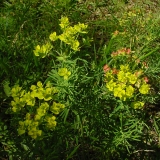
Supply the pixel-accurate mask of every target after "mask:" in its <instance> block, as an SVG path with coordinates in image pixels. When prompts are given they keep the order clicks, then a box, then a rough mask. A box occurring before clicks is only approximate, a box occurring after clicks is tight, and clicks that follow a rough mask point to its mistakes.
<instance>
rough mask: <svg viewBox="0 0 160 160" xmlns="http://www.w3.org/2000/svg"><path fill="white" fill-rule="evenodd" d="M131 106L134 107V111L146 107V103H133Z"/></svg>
mask: <svg viewBox="0 0 160 160" xmlns="http://www.w3.org/2000/svg"><path fill="white" fill-rule="evenodd" d="M131 106H132V107H133V108H134V109H142V108H143V106H144V102H140V101H137V102H132V103H131Z"/></svg>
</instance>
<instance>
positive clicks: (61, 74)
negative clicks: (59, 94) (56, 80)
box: [58, 68, 71, 80]
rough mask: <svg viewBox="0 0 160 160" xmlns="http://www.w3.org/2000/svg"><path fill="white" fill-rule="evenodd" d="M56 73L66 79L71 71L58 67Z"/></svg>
mask: <svg viewBox="0 0 160 160" xmlns="http://www.w3.org/2000/svg"><path fill="white" fill-rule="evenodd" d="M58 74H59V75H60V76H62V77H64V79H65V80H67V79H68V77H69V76H70V75H71V72H70V71H68V69H67V68H59V69H58Z"/></svg>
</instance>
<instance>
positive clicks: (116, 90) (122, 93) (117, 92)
mask: <svg viewBox="0 0 160 160" xmlns="http://www.w3.org/2000/svg"><path fill="white" fill-rule="evenodd" d="M114 96H115V97H119V98H120V99H121V100H124V101H125V100H126V98H124V97H125V90H123V89H122V88H120V87H116V88H114Z"/></svg>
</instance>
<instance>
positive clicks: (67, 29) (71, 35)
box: [49, 17, 87, 51]
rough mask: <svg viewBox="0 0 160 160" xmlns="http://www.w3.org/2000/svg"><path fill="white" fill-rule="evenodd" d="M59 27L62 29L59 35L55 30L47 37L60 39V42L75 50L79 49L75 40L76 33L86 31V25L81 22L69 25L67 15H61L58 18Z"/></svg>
mask: <svg viewBox="0 0 160 160" xmlns="http://www.w3.org/2000/svg"><path fill="white" fill-rule="evenodd" d="M59 25H60V27H61V29H62V31H63V33H62V34H61V35H57V34H56V32H53V33H52V34H50V36H49V38H50V40H51V41H55V40H57V39H60V40H61V41H62V42H64V43H66V44H68V45H70V46H71V48H72V49H73V50H75V51H78V50H79V45H80V43H79V41H78V40H77V35H78V33H87V32H86V31H85V30H86V29H87V25H85V24H83V23H78V24H76V25H74V26H73V27H72V26H70V23H69V20H68V18H67V17H62V18H61V19H60V24H59Z"/></svg>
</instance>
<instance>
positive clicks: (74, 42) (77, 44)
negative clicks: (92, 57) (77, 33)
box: [71, 40, 79, 51]
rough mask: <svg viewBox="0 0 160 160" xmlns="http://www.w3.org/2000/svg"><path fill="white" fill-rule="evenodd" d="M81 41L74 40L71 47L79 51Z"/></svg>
mask: <svg viewBox="0 0 160 160" xmlns="http://www.w3.org/2000/svg"><path fill="white" fill-rule="evenodd" d="M78 47H79V41H78V40H75V41H73V42H72V44H71V48H72V49H73V50H74V51H79V48H78Z"/></svg>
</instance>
